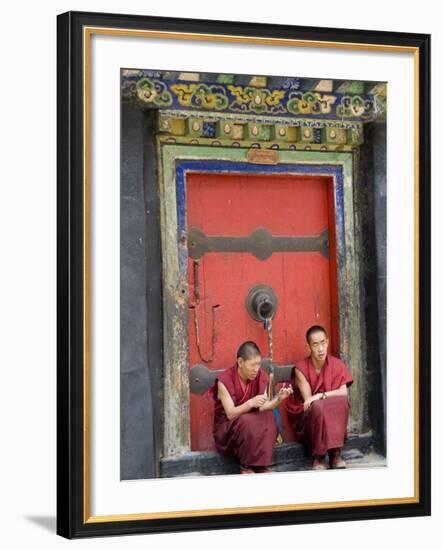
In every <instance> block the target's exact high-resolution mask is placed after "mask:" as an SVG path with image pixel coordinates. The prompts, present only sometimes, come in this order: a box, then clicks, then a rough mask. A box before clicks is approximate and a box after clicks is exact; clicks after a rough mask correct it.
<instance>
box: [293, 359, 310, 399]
mask: <svg viewBox="0 0 442 550" xmlns="http://www.w3.org/2000/svg"><path fill="white" fill-rule="evenodd" d="M295 378H296V385H297V386H298V388H299V391H300V393H301V395H302V398H303V399H304V401H306V400H307V399H309V398H310V397H311V396H312V389H311V387H310V384H309V383H308V381H307V378H306V377H305V376H304V375H303V374H302V372H301V371H300V370H299V369H297V368H296V367H295Z"/></svg>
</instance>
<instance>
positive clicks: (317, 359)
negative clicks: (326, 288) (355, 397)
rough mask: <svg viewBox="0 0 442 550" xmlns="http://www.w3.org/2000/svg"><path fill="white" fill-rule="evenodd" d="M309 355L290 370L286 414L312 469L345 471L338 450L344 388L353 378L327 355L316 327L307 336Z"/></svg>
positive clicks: (345, 408) (343, 431) (345, 411)
mask: <svg viewBox="0 0 442 550" xmlns="http://www.w3.org/2000/svg"><path fill="white" fill-rule="evenodd" d="M306 340H307V347H308V349H309V351H310V355H309V356H308V357H306V358H305V359H303V360H302V361H298V362H297V363H296V364H295V366H294V367H293V371H292V385H293V387H294V391H293V394H292V395H291V396H290V397H289V399H288V400H287V411H288V413H289V417H290V419H291V421H292V426H293V429H294V432H295V436H296V439H297V440H298V441H300V442H302V443H304V444H305V445H306V446H308V447H309V448H310V449H311V452H312V455H313V469H314V470H325V469H327V455H328V459H329V466H330V468H333V469H335V468H345V467H346V464H345V462H344V459H343V458H342V456H341V450H342V447H343V446H344V442H345V440H346V436H347V423H348V416H349V401H348V392H347V388H348V387H349V386H351V384H352V383H353V378H352V376H351V374H350V372H349V371H348V369H347V367H346V366H345V364H344V363H343V362H342V361H341V360H340V359H338V358H337V357H333V356H332V355H330V354H329V353H328V344H329V341H328V336H327V332H326V331H325V329H324V328H323V327H321V326H319V325H314V326H312V327H310V328H309V329H308V331H307V333H306Z"/></svg>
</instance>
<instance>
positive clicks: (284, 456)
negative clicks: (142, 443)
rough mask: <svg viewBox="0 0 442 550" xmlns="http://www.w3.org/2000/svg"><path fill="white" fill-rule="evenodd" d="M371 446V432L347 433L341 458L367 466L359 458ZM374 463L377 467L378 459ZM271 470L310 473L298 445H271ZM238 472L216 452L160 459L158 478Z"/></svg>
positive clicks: (235, 463) (307, 457)
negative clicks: (304, 471) (307, 471)
mask: <svg viewBox="0 0 442 550" xmlns="http://www.w3.org/2000/svg"><path fill="white" fill-rule="evenodd" d="M372 444H373V435H372V433H371V432H369V433H366V434H349V436H348V440H347V443H346V444H345V447H344V450H343V457H344V459H345V460H346V461H348V462H350V463H351V464H352V466H355V465H357V463H358V462H360V461H361V462H364V466H369V461H367V460H366V461H364V460H363V459H364V457H365V456H369V455H370V453H372ZM376 456H377V455H376ZM382 458H383V457H381V459H382ZM376 464H377V465H379V459H378V460H377V463H376ZM381 464H382V460H381ZM272 469H273V470H274V471H275V472H288V471H302V470H310V469H311V457H310V455H309V454H308V452H307V451H306V449H305V448H304V446H303V445H301V444H300V443H282V444H280V445H275V447H274V450H273V461H272ZM238 472H239V465H238V461H237V460H236V459H235V458H233V457H225V456H222V455H220V454H219V453H217V452H206V451H190V452H188V453H185V454H182V455H179V456H175V457H168V458H163V459H161V461H160V477H178V476H180V477H182V476H210V475H228V474H237V473H238Z"/></svg>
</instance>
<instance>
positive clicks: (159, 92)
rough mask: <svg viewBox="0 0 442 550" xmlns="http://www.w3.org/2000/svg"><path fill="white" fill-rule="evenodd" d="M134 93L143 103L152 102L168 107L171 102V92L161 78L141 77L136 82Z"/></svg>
mask: <svg viewBox="0 0 442 550" xmlns="http://www.w3.org/2000/svg"><path fill="white" fill-rule="evenodd" d="M136 93H137V96H138V98H139V99H140V100H141V101H143V102H144V103H153V104H154V105H158V106H159V107H169V106H170V105H172V103H173V98H172V94H171V93H170V92H169V91H168V89H167V86H166V84H165V83H164V82H162V81H161V80H150V79H149V78H142V79H141V80H139V81H138V82H137V86H136Z"/></svg>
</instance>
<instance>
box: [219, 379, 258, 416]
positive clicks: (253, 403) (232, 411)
mask: <svg viewBox="0 0 442 550" xmlns="http://www.w3.org/2000/svg"><path fill="white" fill-rule="evenodd" d="M218 399H219V400H220V401H221V403H222V405H223V407H224V411H225V413H226V416H227V418H228V419H229V420H234V419H235V418H238V416H241V415H242V414H244V413H247V412H249V411H250V410H251V409H254V408H255V407H262V406H263V405H264V403H265V402H266V397H265V396H264V395H256V396H255V397H252V399H249V400H248V401H246V402H245V403H243V404H242V405H238V406H237V407H235V405H234V403H233V400H232V398H231V396H230V393H229V392H228V391H227V388H226V386H224V384H223V383H222V382H220V381H219V380H218Z"/></svg>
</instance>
